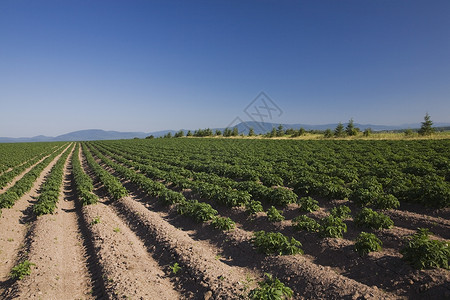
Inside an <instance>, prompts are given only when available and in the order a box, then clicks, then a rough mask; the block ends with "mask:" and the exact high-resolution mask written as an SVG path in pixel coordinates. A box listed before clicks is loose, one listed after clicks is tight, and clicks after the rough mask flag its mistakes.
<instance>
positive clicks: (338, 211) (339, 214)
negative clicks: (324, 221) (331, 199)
mask: <svg viewBox="0 0 450 300" xmlns="http://www.w3.org/2000/svg"><path fill="white" fill-rule="evenodd" d="M351 212H352V211H351V209H350V208H349V207H348V206H346V205H340V206H336V207H333V208H332V209H331V210H330V215H332V216H334V217H336V218H341V219H348V218H350V217H351V215H350V213H351Z"/></svg>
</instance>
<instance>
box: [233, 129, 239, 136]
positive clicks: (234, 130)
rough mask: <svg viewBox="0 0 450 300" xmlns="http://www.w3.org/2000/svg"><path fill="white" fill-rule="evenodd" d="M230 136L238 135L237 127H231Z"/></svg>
mask: <svg viewBox="0 0 450 300" xmlns="http://www.w3.org/2000/svg"><path fill="white" fill-rule="evenodd" d="M231 135H232V136H238V135H239V131H238V128H237V127H234V128H233V132H232V133H231Z"/></svg>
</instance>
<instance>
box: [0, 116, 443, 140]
mask: <svg viewBox="0 0 450 300" xmlns="http://www.w3.org/2000/svg"><path fill="white" fill-rule="evenodd" d="M279 125H282V126H283V128H284V129H287V128H292V129H296V130H297V129H300V128H304V129H305V130H326V129H328V128H330V129H334V128H335V127H336V126H337V123H333V124H322V125H310V124H283V123H281V124H280V123H269V122H253V121H248V122H241V123H239V124H236V125H234V126H232V127H230V128H234V127H237V128H238V131H239V133H244V134H247V133H248V130H249V128H253V129H254V131H255V133H256V134H264V133H266V132H269V131H271V130H272V128H276V127H278V126H279ZM343 125H344V126H346V125H347V123H343ZM354 126H355V127H358V128H360V129H361V130H364V129H366V128H371V129H372V130H374V131H392V130H402V129H408V128H411V129H417V128H419V127H420V123H417V124H404V125H373V124H358V123H355V124H354ZM445 126H450V123H436V124H435V125H434V127H445ZM211 129H212V130H213V131H215V130H221V131H223V130H224V129H225V128H211ZM181 130H183V132H184V133H185V134H186V133H187V131H188V130H187V129H181ZM177 131H179V130H161V131H154V132H149V133H146V132H139V131H136V132H122V131H113V130H102V129H84V130H78V131H73V132H69V133H65V134H61V135H58V136H56V137H51V136H45V135H38V136H34V137H19V138H12V137H0V143H26V142H57V141H68V142H75V141H95V140H119V139H133V138H140V139H142V138H145V137H147V136H150V135H153V136H154V137H160V136H164V135H166V134H168V133H169V132H170V133H171V134H172V135H173V134H175V133H176V132H177ZM191 131H192V132H194V130H191Z"/></svg>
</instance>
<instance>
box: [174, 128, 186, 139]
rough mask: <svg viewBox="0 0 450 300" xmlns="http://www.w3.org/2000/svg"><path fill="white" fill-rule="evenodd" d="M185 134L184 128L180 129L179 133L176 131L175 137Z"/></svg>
mask: <svg viewBox="0 0 450 300" xmlns="http://www.w3.org/2000/svg"><path fill="white" fill-rule="evenodd" d="M183 136H184V132H183V130H180V131H178V132H177V133H175V135H174V137H176V138H179V137H183Z"/></svg>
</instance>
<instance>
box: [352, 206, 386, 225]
mask: <svg viewBox="0 0 450 300" xmlns="http://www.w3.org/2000/svg"><path fill="white" fill-rule="evenodd" d="M354 221H355V224H356V225H357V226H359V227H366V228H372V229H377V230H378V229H388V228H391V227H392V226H394V222H393V221H392V220H391V218H389V216H386V215H385V214H383V213H377V212H376V211H373V210H372V209H370V208H366V207H365V208H363V209H362V210H361V211H360V212H359V214H358V215H357V216H356V217H355V219H354Z"/></svg>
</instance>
